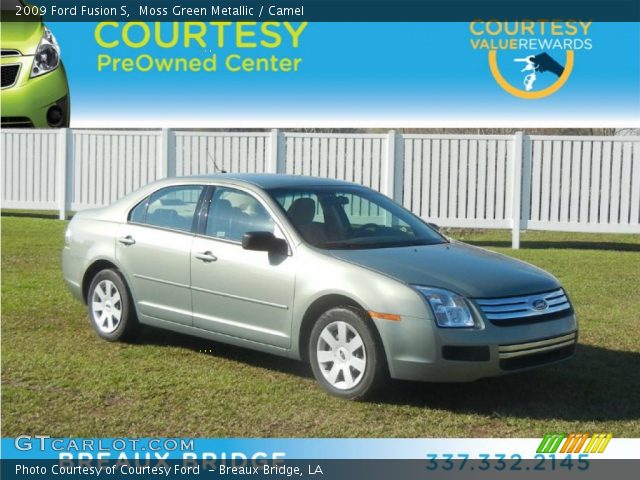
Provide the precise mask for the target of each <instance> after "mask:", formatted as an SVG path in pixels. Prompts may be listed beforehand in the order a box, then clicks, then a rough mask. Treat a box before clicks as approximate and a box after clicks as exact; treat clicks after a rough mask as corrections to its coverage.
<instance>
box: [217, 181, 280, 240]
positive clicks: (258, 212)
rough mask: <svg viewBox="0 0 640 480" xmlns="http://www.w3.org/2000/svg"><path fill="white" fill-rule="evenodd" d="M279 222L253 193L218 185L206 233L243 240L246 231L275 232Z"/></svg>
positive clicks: (226, 238) (222, 237) (227, 238)
mask: <svg viewBox="0 0 640 480" xmlns="http://www.w3.org/2000/svg"><path fill="white" fill-rule="evenodd" d="M275 230H276V224H275V222H274V221H273V219H272V218H271V216H270V215H269V212H267V210H266V209H265V208H264V207H263V206H262V204H261V203H260V202H259V201H258V200H257V199H256V198H254V197H253V196H251V195H249V194H248V193H245V192H242V191H240V190H234V189H231V188H221V187H218V188H216V189H215V191H214V193H213V198H212V201H211V205H210V206H209V215H208V217H207V228H206V231H205V233H206V235H208V236H210V237H214V238H220V239H223V240H230V241H233V242H241V241H242V236H243V235H244V234H245V233H246V232H272V233H274V234H276V235H277V232H275Z"/></svg>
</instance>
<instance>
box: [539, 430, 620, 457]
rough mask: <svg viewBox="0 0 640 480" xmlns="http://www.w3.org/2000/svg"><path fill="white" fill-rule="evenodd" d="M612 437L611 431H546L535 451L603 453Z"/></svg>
mask: <svg viewBox="0 0 640 480" xmlns="http://www.w3.org/2000/svg"><path fill="white" fill-rule="evenodd" d="M612 438H613V435H612V434H611V433H594V434H590V433H572V434H570V435H567V434H564V433H548V434H546V435H545V436H544V438H543V439H542V442H540V445H538V449H537V450H536V453H603V452H604V451H605V449H606V448H607V445H609V442H610V441H611V439H612Z"/></svg>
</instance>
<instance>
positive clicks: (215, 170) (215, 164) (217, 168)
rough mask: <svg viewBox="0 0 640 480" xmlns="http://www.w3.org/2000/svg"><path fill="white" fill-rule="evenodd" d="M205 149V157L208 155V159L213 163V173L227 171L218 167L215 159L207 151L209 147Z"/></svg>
mask: <svg viewBox="0 0 640 480" xmlns="http://www.w3.org/2000/svg"><path fill="white" fill-rule="evenodd" d="M206 151H207V157H209V160H210V161H211V163H212V164H213V172H214V173H227V171H226V170H223V169H221V168H220V167H218V164H217V163H216V161H215V160H214V159H213V157H212V156H211V154H210V153H209V149H208V148H207V149H206Z"/></svg>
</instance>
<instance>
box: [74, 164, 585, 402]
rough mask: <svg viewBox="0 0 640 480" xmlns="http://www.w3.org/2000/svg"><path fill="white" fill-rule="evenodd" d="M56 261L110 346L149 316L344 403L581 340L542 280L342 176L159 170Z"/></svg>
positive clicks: (562, 351) (471, 374) (508, 369)
mask: <svg viewBox="0 0 640 480" xmlns="http://www.w3.org/2000/svg"><path fill="white" fill-rule="evenodd" d="M62 260H63V261H62V265H63V274H64V278H65V280H66V283H67V285H68V286H69V287H70V289H71V291H72V292H73V293H74V294H75V295H76V296H77V297H78V298H79V299H81V300H83V301H84V302H85V303H86V304H87V306H88V311H89V319H90V321H91V324H92V326H93V328H94V329H95V331H96V332H97V334H98V335H99V336H100V337H102V338H104V339H105V340H108V341H115V340H122V339H126V338H128V337H131V336H132V335H134V334H135V332H136V331H137V329H138V327H139V326H140V324H146V325H151V326H155V327H159V328H164V329H169V330H174V331H177V332H182V333H186V334H191V335H196V336H199V337H203V338H207V339H211V340H216V341H220V342H226V343H230V344H233V345H237V346H241V347H246V348H251V349H255V350H260V351H263V352H269V353H273V354H277V355H283V356H287V357H290V358H294V359H299V360H304V361H307V362H309V363H310V365H311V368H312V370H313V372H314V374H315V377H316V379H317V380H318V382H319V383H320V384H321V385H322V386H323V387H324V388H325V389H326V390H327V391H329V392H330V393H332V394H334V395H337V396H340V397H343V398H349V399H357V398H362V397H364V396H366V395H368V394H369V393H371V392H372V391H374V389H375V388H376V387H378V386H380V385H382V384H384V380H385V379H387V378H389V377H391V378H397V379H404V380H423V381H438V382H460V381H470V380H475V379H478V378H482V377H491V376H497V375H503V374H507V373H512V372H518V371H523V370H527V369H531V368H535V367H539V366H542V365H548V364H551V363H555V362H559V361H562V360H566V359H567V358H569V357H571V356H572V355H573V352H574V349H575V346H576V341H577V335H578V332H577V328H578V327H577V323H576V317H575V315H574V311H573V308H572V306H571V303H570V301H569V298H568V297H567V294H566V293H565V291H564V290H563V288H562V286H561V285H560V283H559V282H558V280H556V279H555V278H554V277H553V276H552V275H550V274H548V273H546V272H544V271H543V270H540V269H539V268H537V267H534V266H532V265H529V264H527V263H524V262H521V261H518V260H515V259H513V258H510V257H506V256H503V255H499V254H497V253H493V252H489V251H487V250H483V249H481V248H477V247H473V246H470V245H465V244H463V243H460V242H454V241H451V240H449V239H447V238H446V237H445V236H443V235H442V234H440V233H439V232H438V230H437V229H436V228H434V227H433V226H431V225H429V224H427V223H425V222H424V221H423V220H421V219H420V218H418V217H416V216H415V215H413V214H412V213H411V212H409V211H408V210H405V209H404V208H402V207H401V206H400V205H397V204H396V203H394V202H393V201H392V200H390V199H389V198H388V197H386V196H384V195H382V194H380V193H378V192H376V191H374V190H371V189H369V188H366V187H363V186H360V185H356V184H352V183H347V182H342V181H337V180H329V179H321V178H313V177H303V176H287V175H265V174H262V175H258V174H254V175H251V174H237V175H236V174H223V175H215V176H202V177H185V178H172V179H166V180H162V181H160V182H157V183H154V184H151V185H148V186H146V187H144V188H142V189H140V190H138V191H137V192H135V193H132V194H130V195H129V196H127V197H125V198H123V199H122V200H119V201H118V202H116V203H114V204H113V205H111V206H109V207H106V208H100V209H94V210H87V211H83V212H80V213H78V214H76V215H75V216H74V217H73V220H72V221H71V223H70V224H69V227H68V229H67V232H66V236H65V247H64V250H63V259H62Z"/></svg>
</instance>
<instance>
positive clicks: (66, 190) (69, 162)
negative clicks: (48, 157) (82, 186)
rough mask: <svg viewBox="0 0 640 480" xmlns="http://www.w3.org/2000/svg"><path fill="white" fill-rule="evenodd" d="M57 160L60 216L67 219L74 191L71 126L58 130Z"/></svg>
mask: <svg viewBox="0 0 640 480" xmlns="http://www.w3.org/2000/svg"><path fill="white" fill-rule="evenodd" d="M57 160H58V162H57V165H56V167H57V174H56V175H57V178H56V183H57V191H58V218H59V219H60V220H66V218H67V211H68V210H70V209H71V198H72V192H73V130H71V129H69V128H61V129H60V130H58V158H57Z"/></svg>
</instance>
